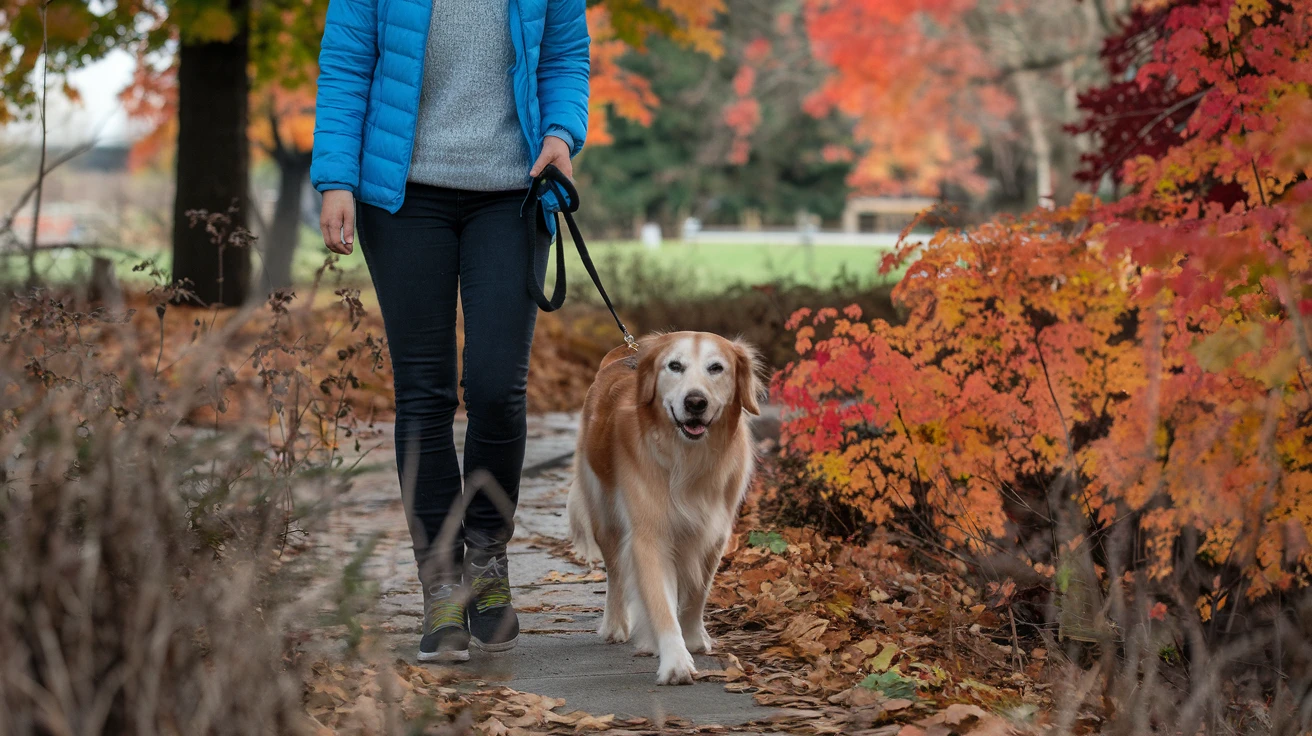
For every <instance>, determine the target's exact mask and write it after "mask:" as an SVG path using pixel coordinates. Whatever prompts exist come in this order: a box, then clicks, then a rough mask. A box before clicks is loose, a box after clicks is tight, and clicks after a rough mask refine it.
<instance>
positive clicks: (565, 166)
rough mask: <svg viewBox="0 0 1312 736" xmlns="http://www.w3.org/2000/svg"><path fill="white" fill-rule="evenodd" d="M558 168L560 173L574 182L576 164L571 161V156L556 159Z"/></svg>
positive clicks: (566, 155)
mask: <svg viewBox="0 0 1312 736" xmlns="http://www.w3.org/2000/svg"><path fill="white" fill-rule="evenodd" d="M556 168H558V169H560V173H562V174H564V175H565V176H566V177H568V178H569V180H570V181H573V180H574V162H573V161H571V160H570V157H569V154H565V155H564V156H561V157H560V158H558V159H556Z"/></svg>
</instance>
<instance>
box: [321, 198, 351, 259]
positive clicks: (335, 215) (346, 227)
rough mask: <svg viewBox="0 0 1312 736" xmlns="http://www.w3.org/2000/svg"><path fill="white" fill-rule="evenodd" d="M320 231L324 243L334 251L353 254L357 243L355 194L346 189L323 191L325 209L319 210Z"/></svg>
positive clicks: (346, 254)
mask: <svg viewBox="0 0 1312 736" xmlns="http://www.w3.org/2000/svg"><path fill="white" fill-rule="evenodd" d="M319 231H320V232H322V233H323V244H324V245H326V246H328V250H330V251H332V252H334V253H341V254H342V255H344V256H349V255H351V247H352V244H353V243H355V196H354V195H352V194H351V193H350V192H349V191H347V190H345V189H332V190H329V191H327V192H324V193H323V209H321V210H319Z"/></svg>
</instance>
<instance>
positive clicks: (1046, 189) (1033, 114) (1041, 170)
mask: <svg viewBox="0 0 1312 736" xmlns="http://www.w3.org/2000/svg"><path fill="white" fill-rule="evenodd" d="M1040 84H1042V79H1041V78H1040V77H1039V75H1038V74H1036V73H1034V72H1029V71H1027V72H1020V73H1018V74H1017V75H1016V98H1017V100H1018V101H1019V102H1020V110H1021V114H1022V115H1023V116H1024V117H1025V125H1026V127H1027V128H1029V133H1030V149H1031V151H1032V152H1033V153H1034V188H1035V190H1036V191H1035V195H1036V197H1037V198H1038V205H1039V206H1040V207H1042V208H1044V209H1048V210H1050V209H1052V208H1053V207H1054V206H1055V204H1056V201H1055V200H1054V199H1053V191H1052V140H1051V139H1050V138H1049V137H1048V127H1047V120H1046V119H1044V117H1043V110H1042V109H1041V107H1040V103H1039V96H1038V92H1039V90H1038V86H1039V85H1040Z"/></svg>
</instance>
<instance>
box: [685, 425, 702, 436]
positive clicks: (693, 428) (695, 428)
mask: <svg viewBox="0 0 1312 736" xmlns="http://www.w3.org/2000/svg"><path fill="white" fill-rule="evenodd" d="M683 428H684V429H685V430H687V431H688V434H703V433H704V432H706V425H705V424H685V425H683Z"/></svg>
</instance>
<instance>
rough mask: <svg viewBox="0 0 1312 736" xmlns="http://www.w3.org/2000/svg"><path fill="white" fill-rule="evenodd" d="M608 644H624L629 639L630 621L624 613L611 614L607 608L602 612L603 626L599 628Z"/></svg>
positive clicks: (598, 630)
mask: <svg viewBox="0 0 1312 736" xmlns="http://www.w3.org/2000/svg"><path fill="white" fill-rule="evenodd" d="M597 633H598V634H601V638H602V639H605V640H606V643H607V644H623V643H624V642H626V641H628V640H629V622H628V621H626V620H625V617H624V616H623V615H611V612H610V611H609V610H607V611H606V612H605V613H603V614H601V626H600V627H599V628H598V629H597Z"/></svg>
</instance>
